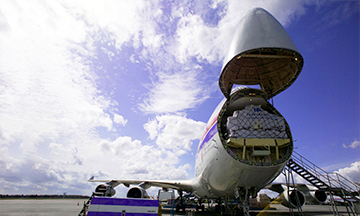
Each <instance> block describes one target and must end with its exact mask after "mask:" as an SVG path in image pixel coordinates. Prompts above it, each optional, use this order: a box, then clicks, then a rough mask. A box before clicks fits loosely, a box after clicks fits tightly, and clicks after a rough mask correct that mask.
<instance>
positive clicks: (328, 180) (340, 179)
mask: <svg viewBox="0 0 360 216" xmlns="http://www.w3.org/2000/svg"><path fill="white" fill-rule="evenodd" d="M292 159H293V160H294V162H296V163H298V164H299V165H300V166H301V167H303V168H304V169H306V171H307V172H309V173H311V174H312V175H314V176H315V177H317V178H318V179H319V180H321V181H323V183H325V184H327V186H328V187H330V188H337V187H339V188H343V189H345V190H346V191H347V192H350V193H351V192H357V193H360V186H358V185H356V184H355V183H353V182H352V181H350V180H348V179H347V178H345V177H344V176H342V175H340V174H339V173H338V172H334V173H328V172H326V171H325V170H323V169H321V168H320V167H318V166H316V165H315V164H314V163H312V162H311V161H309V160H308V159H306V158H305V157H303V156H302V155H300V154H299V153H297V152H295V151H293V154H292ZM330 175H335V177H332V176H330Z"/></svg>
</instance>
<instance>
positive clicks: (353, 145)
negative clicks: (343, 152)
mask: <svg viewBox="0 0 360 216" xmlns="http://www.w3.org/2000/svg"><path fill="white" fill-rule="evenodd" d="M342 146H343V147H344V148H352V149H354V148H356V147H358V146H360V141H357V140H355V141H354V142H352V143H351V144H350V145H348V146H347V145H345V143H343V144H342Z"/></svg>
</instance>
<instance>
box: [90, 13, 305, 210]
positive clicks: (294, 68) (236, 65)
mask: <svg viewBox="0 0 360 216" xmlns="http://www.w3.org/2000/svg"><path fill="white" fill-rule="evenodd" d="M302 67H303V57H302V56H301V54H300V53H299V51H298V49H297V47H296V45H295V44H294V42H293V40H292V39H291V38H290V36H289V35H288V33H287V32H286V30H285V29H284V28H283V26H282V25H281V24H280V23H279V22H278V21H277V20H276V19H275V18H274V17H273V16H272V15H271V14H270V13H269V12H267V11H266V10H264V9H262V8H254V9H252V10H250V11H249V12H248V13H247V14H246V15H245V17H244V18H243V19H242V20H241V21H240V22H239V24H238V25H237V27H236V29H235V34H234V38H233V39H232V42H231V45H230V49H229V52H228V55H227V56H226V57H225V60H224V64H223V68H222V71H221V74H220V78H219V86H220V89H221V91H222V93H223V94H224V96H225V98H224V99H223V100H222V101H221V102H220V103H219V105H218V106H217V107H216V108H215V110H214V112H213V114H212V115H211V117H210V119H209V121H208V123H207V127H206V129H205V131H204V134H203V136H202V138H201V140H200V142H199V146H198V148H197V152H196V159H195V160H196V161H195V177H194V178H193V179H190V180H179V181H176V180H174V181H171V180H165V181H160V180H94V179H93V178H91V179H89V181H90V182H102V184H100V185H99V186H97V187H96V189H95V194H97V195H101V196H113V195H114V194H115V190H114V188H115V187H116V186H118V185H119V184H123V185H125V186H127V187H130V185H135V186H134V187H131V188H130V189H129V191H128V193H127V197H129V198H143V197H147V193H146V189H148V188H149V187H151V186H155V187H162V188H172V189H176V190H178V191H180V195H181V194H182V192H183V191H186V192H189V193H192V194H193V195H195V196H196V197H198V198H199V199H221V198H223V197H232V198H234V199H236V200H237V201H238V203H239V206H238V207H239V208H240V209H242V210H243V213H244V214H245V215H249V199H250V196H251V197H253V198H254V197H256V196H257V193H258V192H259V190H261V189H262V188H264V187H265V186H267V185H269V184H270V183H272V182H273V181H274V179H275V178H276V177H277V176H278V175H279V174H280V173H281V172H282V170H283V169H284V167H285V165H286V163H287V161H288V160H289V159H290V157H291V155H292V152H293V138H292V135H291V131H290V127H289V125H288V123H287V122H286V120H285V118H284V117H283V116H282V115H281V113H280V112H279V111H278V110H277V109H276V108H275V107H274V106H273V105H272V104H271V103H270V99H271V98H273V97H274V96H276V95H277V94H279V93H281V92H282V91H284V90H285V89H287V88H288V87H290V86H291V85H292V84H293V83H294V81H295V80H296V78H297V77H298V75H299V74H300V72H301V70H302ZM234 85H246V86H249V85H251V86H254V85H258V86H259V88H248V87H236V86H234ZM299 194H300V193H299ZM300 195H301V194H300ZM288 199H289V198H288ZM290 201H291V200H290Z"/></svg>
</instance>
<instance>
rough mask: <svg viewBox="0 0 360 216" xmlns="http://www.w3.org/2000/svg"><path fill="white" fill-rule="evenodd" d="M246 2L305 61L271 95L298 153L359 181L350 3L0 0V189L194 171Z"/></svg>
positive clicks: (71, 187)
mask: <svg viewBox="0 0 360 216" xmlns="http://www.w3.org/2000/svg"><path fill="white" fill-rule="evenodd" d="M253 7H263V8H264V9H266V10H268V11H269V12H270V13H271V14H272V15H273V16H275V17H276V18H277V19H278V20H279V21H280V22H281V23H282V24H283V25H284V27H285V29H286V30H287V31H288V33H289V34H290V36H291V37H292V39H293V40H294V42H295V44H296V45H297V47H298V49H299V51H300V53H301V54H302V56H303V57H304V62H305V63H304V67H303V70H302V72H301V73H300V76H299V77H298V79H297V80H296V81H295V83H294V84H293V85H292V86H291V87H290V88H289V89H287V90H286V91H285V92H282V93H280V94H279V95H278V96H276V97H275V98H274V104H275V107H276V108H277V109H278V110H279V111H280V112H281V113H282V114H283V116H284V117H285V118H286V120H287V121H288V123H289V125H290V128H291V130H292V134H293V137H294V140H296V142H295V147H296V151H297V152H298V153H300V154H301V155H303V156H304V157H306V158H307V159H309V160H310V161H312V162H314V163H315V164H316V165H318V166H320V167H322V168H323V169H325V170H327V171H329V172H334V171H338V172H340V173H341V174H342V175H344V176H347V177H348V178H350V179H352V180H353V181H358V182H359V181H360V137H359V131H360V128H359V98H360V96H359V2H358V1H325V0H324V1H307V0H294V1H287V0H278V1H274V0H271V1H241V2H240V1H234V0H228V1H221V0H217V1H201V2H197V1H186V2H184V3H174V2H170V1H140V0H137V1H110V0H109V1H80V0H79V1H67V0H63V1H32V2H31V3H30V2H27V1H14V0H9V1H6V0H5V1H1V2H0V44H1V46H0V77H1V78H0V184H1V185H2V187H1V188H0V193H10V194H30V193H31V194H33V193H36V194H48V193H63V192H67V193H69V194H90V193H91V191H92V190H93V189H94V187H95V184H90V183H87V182H86V179H88V178H89V177H90V176H92V175H94V176H95V177H96V178H106V179H108V178H115V179H189V178H191V177H193V173H194V158H195V155H194V154H195V149H196V148H197V145H198V142H199V139H200V137H201V135H202V133H203V130H204V128H205V126H206V122H207V121H208V118H209V117H210V115H211V114H212V112H213V110H214V109H215V107H216V106H217V104H218V103H219V102H220V101H221V100H222V98H223V95H222V94H221V91H220V89H219V87H218V76H219V74H220V72H221V67H222V63H223V62H222V61H223V58H224V56H225V55H226V52H227V49H228V46H229V44H230V41H231V38H232V36H233V31H234V28H235V26H236V24H237V23H238V22H239V21H240V19H241V18H242V17H243V16H244V15H245V13H246V12H247V11H248V10H250V9H252V8H253ZM118 190H119V191H120V194H122V193H124V191H125V190H126V189H125V188H123V187H119V189H118Z"/></svg>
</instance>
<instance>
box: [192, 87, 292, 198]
mask: <svg viewBox="0 0 360 216" xmlns="http://www.w3.org/2000/svg"><path fill="white" fill-rule="evenodd" d="M234 113H235V114H234ZM234 116H235V117H234ZM231 121H232V122H231ZM241 121H243V122H241ZM232 123H234V124H233V125H232ZM292 147H293V142H292V138H291V133H290V129H289V126H288V124H287V123H286V121H285V119H284V118H283V117H282V116H281V114H280V113H279V112H278V111H277V110H276V109H275V108H274V107H273V106H272V105H271V104H270V103H269V102H267V100H266V94H265V93H264V92H263V91H261V90H258V89H249V88H244V89H237V90H235V92H234V93H233V94H232V97H230V98H229V99H224V100H223V101H222V102H221V103H220V104H219V105H218V107H217V108H216V109H215V111H214V113H213V114H212V116H211V117H210V120H209V122H208V125H207V127H206V129H205V132H204V135H203V137H202V139H201V141H200V143H199V146H198V150H197V154H196V161H195V181H196V183H194V186H195V187H194V188H193V189H194V191H193V193H194V194H195V195H197V196H199V197H207V198H216V197H222V196H225V195H226V194H227V195H230V196H232V195H233V193H234V191H235V189H237V188H244V189H245V188H248V189H251V191H252V192H253V193H256V192H258V191H259V190H260V189H261V188H263V187H264V186H265V185H267V184H269V183H271V182H272V181H273V180H274V179H275V178H276V177H277V176H278V175H279V174H280V172H281V171H282V170H283V168H284V166H285V164H286V162H287V160H288V159H289V158H290V156H291V153H292Z"/></svg>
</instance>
